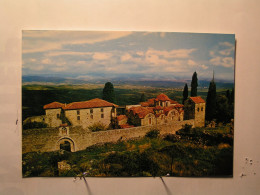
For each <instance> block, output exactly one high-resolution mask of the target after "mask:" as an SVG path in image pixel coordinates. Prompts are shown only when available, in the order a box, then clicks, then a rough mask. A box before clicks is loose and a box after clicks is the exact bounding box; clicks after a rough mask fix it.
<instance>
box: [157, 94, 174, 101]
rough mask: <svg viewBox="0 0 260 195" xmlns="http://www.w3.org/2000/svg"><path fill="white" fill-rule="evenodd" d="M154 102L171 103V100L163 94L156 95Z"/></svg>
mask: <svg viewBox="0 0 260 195" xmlns="http://www.w3.org/2000/svg"><path fill="white" fill-rule="evenodd" d="M155 100H156V101H171V99H170V98H169V97H168V96H167V95H165V94H163V93H161V94H160V95H158V96H157V97H156V99H155Z"/></svg>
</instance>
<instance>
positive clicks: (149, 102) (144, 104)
mask: <svg viewBox="0 0 260 195" xmlns="http://www.w3.org/2000/svg"><path fill="white" fill-rule="evenodd" d="M154 100H155V98H152V99H148V100H147V101H146V102H141V103H140V104H141V106H144V107H149V106H154Z"/></svg>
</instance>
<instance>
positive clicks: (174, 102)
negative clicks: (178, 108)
mask: <svg viewBox="0 0 260 195" xmlns="http://www.w3.org/2000/svg"><path fill="white" fill-rule="evenodd" d="M170 102H171V104H179V103H178V102H176V101H174V100H171V101H170Z"/></svg>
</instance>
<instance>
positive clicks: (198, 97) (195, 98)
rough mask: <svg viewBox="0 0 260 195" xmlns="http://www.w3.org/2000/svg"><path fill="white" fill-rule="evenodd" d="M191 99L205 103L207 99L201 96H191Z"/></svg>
mask: <svg viewBox="0 0 260 195" xmlns="http://www.w3.org/2000/svg"><path fill="white" fill-rule="evenodd" d="M190 99H191V100H192V101H193V102H194V103H195V104H199V103H205V100H203V99H202V98H201V97H200V96H197V97H190Z"/></svg>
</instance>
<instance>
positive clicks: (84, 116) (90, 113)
mask: <svg viewBox="0 0 260 195" xmlns="http://www.w3.org/2000/svg"><path fill="white" fill-rule="evenodd" d="M111 114H112V107H104V108H93V109H78V110H65V116H66V117H67V118H68V120H69V121H70V122H71V124H72V125H73V126H79V125H80V126H82V127H83V128H86V127H88V126H91V125H93V124H95V123H102V124H103V125H105V126H108V125H109V124H110V123H111ZM102 117H103V118H102Z"/></svg>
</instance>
